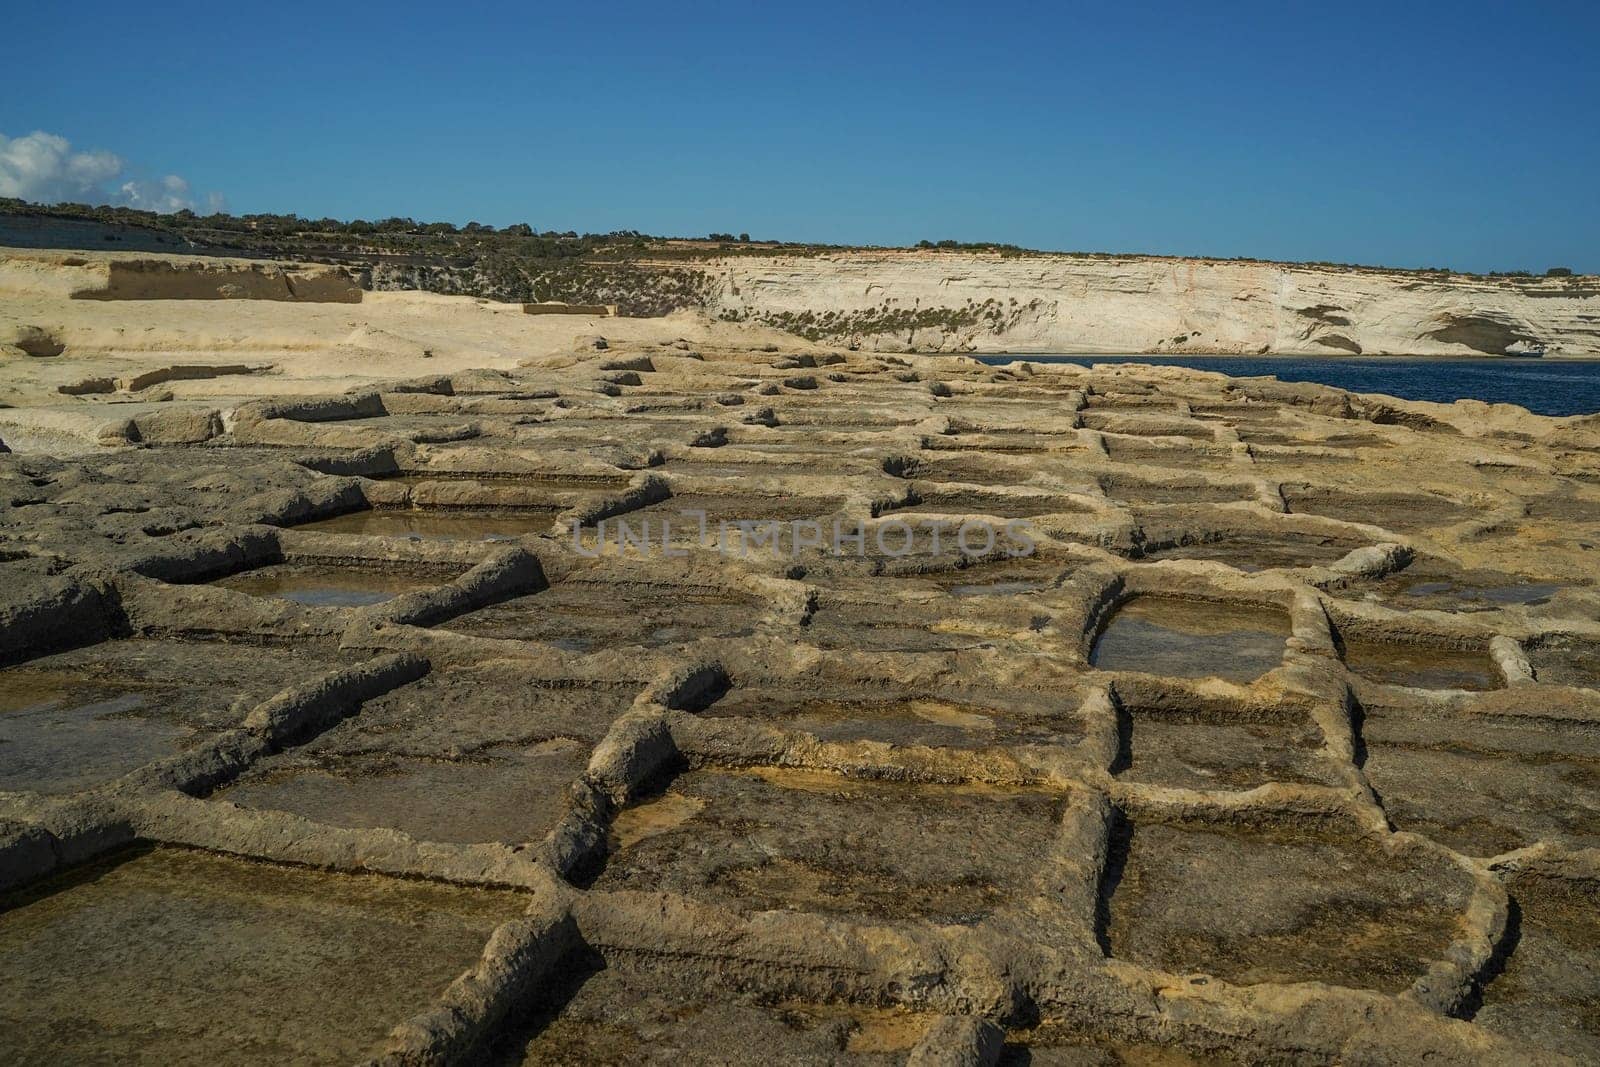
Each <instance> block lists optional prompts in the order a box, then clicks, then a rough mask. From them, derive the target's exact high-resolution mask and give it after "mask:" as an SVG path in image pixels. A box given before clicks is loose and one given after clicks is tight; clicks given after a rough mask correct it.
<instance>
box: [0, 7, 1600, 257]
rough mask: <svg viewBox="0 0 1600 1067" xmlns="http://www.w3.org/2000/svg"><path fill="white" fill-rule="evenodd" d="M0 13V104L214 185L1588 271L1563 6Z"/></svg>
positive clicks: (1576, 88)
mask: <svg viewBox="0 0 1600 1067" xmlns="http://www.w3.org/2000/svg"><path fill="white" fill-rule="evenodd" d="M4 24H5V35H6V37H7V38H8V39H9V40H8V47H7V49H6V52H7V53H8V54H10V55H12V56H13V57H16V56H17V55H18V54H22V55H25V56H26V57H27V58H26V61H25V62H22V63H21V64H16V63H13V68H14V69H13V71H12V73H13V75H20V76H13V77H9V78H7V79H6V80H5V83H4V86H3V87H0V135H5V136H7V137H9V138H13V139H15V138H21V137H23V136H24V135H27V134H29V133H31V132H33V131H36V130H37V131H45V132H47V133H49V134H52V135H56V136H58V137H60V138H65V139H67V140H69V141H70V142H71V151H72V152H74V153H78V152H90V151H94V150H103V151H106V152H110V153H115V155H116V156H117V157H119V159H118V163H119V164H121V169H120V170H119V171H118V172H117V174H116V175H115V176H113V177H111V178H109V179H108V180H107V184H106V187H107V188H110V189H112V190H114V191H115V190H120V189H121V187H122V185H123V184H124V183H125V180H133V181H134V182H136V183H142V184H138V185H136V188H138V189H145V188H147V187H148V183H149V182H151V181H153V180H155V179H159V178H161V177H163V176H165V175H168V174H175V175H179V176H181V177H182V178H183V179H185V180H186V181H187V183H188V188H189V189H190V190H192V194H193V199H194V200H195V202H196V203H197V204H200V205H202V206H203V203H204V196H205V194H206V193H210V192H216V193H220V194H221V196H222V197H224V198H225V202H226V206H227V207H228V209H229V210H232V211H235V212H241V213H242V212H250V211H280V212H289V211H293V212H298V213H300V214H302V215H310V216H321V215H332V216H336V217H340V218H350V217H366V218H377V217H383V216H389V215H409V216H412V217H414V218H417V219H430V220H431V219H447V220H451V221H455V222H458V223H459V222H466V221H468V220H469V219H477V220H479V221H482V222H489V223H494V224H498V225H503V224H506V223H511V222H519V221H526V222H529V223H532V224H533V225H534V226H536V227H538V228H540V229H563V230H564V229H577V230H595V231H604V230H611V229H638V230H643V231H646V232H650V233H664V234H704V233H706V232H708V231H712V230H718V231H722V230H726V231H733V232H739V231H748V232H749V233H751V234H752V235H754V236H756V237H770V238H780V239H786V240H814V241H827V242H839V243H881V244H905V243H912V242H915V241H917V240H918V239H921V238H925V237H926V238H933V239H938V238H945V237H950V238H956V239H959V240H996V241H1007V242H1013V243H1017V244H1021V245H1026V246H1029V247H1033V248H1047V249H1070V250H1087V251H1131V252H1153V253H1170V254H1180V255H1192V254H1209V255H1221V256H1233V255H1244V256H1256V257H1262V258H1282V259H1327V260H1335V261H1347V262H1362V263H1381V264H1391V265H1396V266H1430V265H1447V266H1452V267H1455V268H1458V269H1473V270H1487V269H1530V270H1537V271H1542V270H1543V269H1544V268H1546V267H1548V266H1551V265H1556V264H1560V265H1568V266H1572V267H1574V268H1577V269H1580V270H1589V271H1600V192H1597V190H1600V114H1597V105H1600V5H1595V4H1593V3H1568V4H1558V3H1548V4H1539V3H1532V4H1513V3H1479V2H1474V0H1460V2H1456V3H1402V4H1396V3H1383V4H1366V3H1342V4H1338V5H1328V4H1323V5H1312V4H1297V3H1293V2H1288V0H1280V2H1276V3H1259V4H1258V3H1243V2H1241V3H1231V4H1198V3H1193V2H1192V0H1191V2H1189V3H1148V4H1141V3H1133V2H1128V3H1122V4H1112V5H1108V4H1071V3H1054V4H1049V3H1043V4H1031V3H1029V4H996V3H991V4H983V5H979V4H951V3H940V2H936V0H935V2H924V3H919V4H899V3H887V2H884V3H866V4H862V3H853V4H831V3H807V4H787V5H776V4H761V3H749V2H746V3H738V4H693V3H682V4H668V3H649V4H638V3H629V2H622V3H613V4H606V5H581V4H570V3H569V4H562V5H552V6H545V5H541V4H529V3H524V4H517V5H509V4H508V5H489V4H472V3H464V2H462V3H452V4H440V3H437V2H434V3H427V4H420V3H418V4H413V3H409V2H403V0H401V2H392V3H387V4H382V5H377V4H374V5H355V4H326V3H323V4H315V5H312V4H299V3H292V2H276V3H272V4H266V5H257V4H252V5H233V4H216V3H207V4H184V3H172V4H163V5H130V4H126V3H121V4H100V3H83V2H80V3H74V4H11V5H9V10H8V11H7V14H6V16H5V19H4ZM35 147H37V145H35ZM12 148H13V149H18V148H19V146H17V145H15V144H14V145H13V146H12ZM3 152H4V144H3V143H0V153H3ZM97 180H98V178H97ZM35 187H36V188H42V186H35ZM118 195H121V196H122V197H123V198H124V199H127V198H128V197H130V196H134V195H137V194H136V193H133V192H130V193H128V194H120V193H119V194H118ZM143 202H152V201H149V200H145V201H143Z"/></svg>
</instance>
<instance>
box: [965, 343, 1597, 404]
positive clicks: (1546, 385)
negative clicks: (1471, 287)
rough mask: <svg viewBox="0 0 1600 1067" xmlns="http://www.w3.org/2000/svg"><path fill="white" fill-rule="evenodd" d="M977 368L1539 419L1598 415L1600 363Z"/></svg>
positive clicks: (1278, 361)
mask: <svg viewBox="0 0 1600 1067" xmlns="http://www.w3.org/2000/svg"><path fill="white" fill-rule="evenodd" d="M978 358H979V359H981V360H982V361H983V362H985V363H989V364H1000V363H1010V362H1011V361H1012V360H1019V359H1023V360H1028V361H1030V362H1033V363H1080V364H1083V365H1084V366H1088V365H1089V364H1091V363H1151V364H1155V365H1158V366H1165V367H1192V368H1194V369H1195V370H1209V371H1220V372H1221V373H1223V374H1229V375H1232V376H1233V377H1235V378H1249V377H1255V376H1259V375H1272V376H1273V377H1276V378H1278V379H1279V380H1280V381H1285V382H1320V383H1321V384H1323V385H1332V386H1336V387H1338V388H1340V389H1347V390H1349V391H1350V392H1352V393H1386V394H1388V395H1389V396H1398V397H1404V398H1405V399H1407V400H1434V401H1439V402H1441V403H1449V402H1450V401H1453V400H1469V399H1470V400H1484V401H1488V402H1489V403H1491V404H1521V405H1522V406H1523V407H1525V408H1527V409H1528V410H1529V411H1533V412H1537V413H1538V414H1540V415H1592V414H1594V413H1596V412H1600V360H1569V359H1562V360H1555V359H1512V358H1503V359H1502V358H1495V359H1405V358H1400V357H1390V356H1347V357H1345V358H1342V359H1315V358H1307V357H1302V356H1094V355H1089V356H1035V355H1026V354H1018V355H1007V356H979V357H978Z"/></svg>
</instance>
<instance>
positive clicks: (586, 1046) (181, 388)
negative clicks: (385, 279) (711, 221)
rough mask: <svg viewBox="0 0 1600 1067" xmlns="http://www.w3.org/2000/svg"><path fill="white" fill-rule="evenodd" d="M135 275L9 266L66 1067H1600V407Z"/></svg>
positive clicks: (29, 742)
mask: <svg viewBox="0 0 1600 1067" xmlns="http://www.w3.org/2000/svg"><path fill="white" fill-rule="evenodd" d="M41 264H42V265H41ZM86 270H88V271H91V272H92V271H93V270H94V268H93V266H92V265H90V264H84V265H81V266H72V265H62V264H59V263H58V262H57V261H56V260H55V259H51V258H48V257H45V258H38V257H34V258H28V257H20V258H19V259H13V260H11V261H8V262H7V263H6V264H4V266H3V268H0V288H4V287H5V286H10V288H9V289H7V290H6V292H8V293H10V294H13V295H14V297H15V299H14V300H12V301H11V302H9V303H8V305H7V314H8V315H10V316H13V318H15V319H16V320H17V321H16V324H17V325H23V324H25V325H28V326H31V327H34V328H35V329H36V330H37V331H38V332H37V333H36V334H29V335H28V336H27V337H26V338H21V337H20V336H19V335H18V334H13V336H14V337H19V339H21V340H24V341H25V342H26V344H27V345H28V346H31V347H32V348H34V349H37V351H33V352H30V351H29V350H28V348H25V347H23V346H22V345H15V346H14V347H16V348H17V349H18V351H17V352H16V353H13V354H9V355H7V356H6V357H5V358H4V360H3V362H0V367H4V368H5V370H6V372H7V374H8V378H7V380H6V382H5V388H6V392H5V394H4V400H5V402H6V403H8V404H10V405H12V406H10V407H6V408H0V438H3V439H5V440H6V441H7V442H8V444H9V445H10V446H11V449H10V451H9V452H7V453H5V454H0V499H3V500H4V501H5V503H6V507H5V508H4V509H0V575H3V577H4V578H5V579H6V580H5V582H4V588H3V590H0V699H3V700H4V701H5V703H4V704H3V705H0V889H4V890H5V891H6V892H7V894H8V896H7V897H6V898H5V904H4V907H3V910H0V982H3V983H4V984H5V986H6V988H7V989H8V990H14V991H16V993H15V995H14V996H11V997H8V998H6V1003H5V1004H4V1005H0V1027H3V1028H4V1029H5V1031H6V1032H7V1034H8V1035H9V1039H10V1040H11V1041H13V1042H14V1046H13V1047H14V1049H16V1050H18V1052H19V1054H20V1055H23V1056H28V1055H44V1054H46V1051H47V1050H48V1051H50V1052H53V1053H54V1054H56V1055H62V1054H64V1053H65V1054H70V1055H75V1056H78V1057H79V1058H94V1057H109V1056H118V1055H126V1054H127V1052H128V1051H129V1049H130V1048H132V1047H133V1046H134V1044H135V1043H137V1045H138V1048H139V1051H141V1052H142V1053H144V1054H148V1055H152V1056H159V1055H180V1054H181V1055H183V1056H188V1057H194V1056H196V1055H200V1054H202V1053H204V1054H207V1055H210V1056H212V1057H214V1058H222V1059H226V1058H237V1057H241V1056H243V1057H251V1056H255V1057H258V1058H259V1057H260V1056H262V1055H271V1056H273V1057H276V1058H290V1059H341V1060H344V1061H347V1062H348V1061H351V1060H356V1061H361V1062H380V1063H392V1064H413V1063H454V1062H484V1061H485V1060H486V1059H488V1058H490V1057H492V1058H494V1060H495V1061H496V1062H507V1063H529V1064H532V1063H539V1062H552V1061H557V1062H560V1061H575V1060H601V1061H604V1060H607V1059H611V1060H616V1059H631V1060H634V1061H640V1062H666V1061H669V1060H673V1059H681V1058H683V1057H691V1058H693V1057H698V1058H706V1057H716V1056H722V1055H726V1056H729V1057H732V1056H734V1055H735V1054H737V1053H739V1052H740V1050H744V1051H745V1053H748V1050H749V1048H750V1043H751V1040H752V1035H759V1037H760V1044H761V1051H762V1053H763V1054H764V1055H766V1056H769V1057H777V1058H782V1059H784V1060H786V1061H795V1062H818V1063H822V1062H829V1063H837V1062H849V1063H863V1064H887V1063H911V1064H935V1063H958V1062H959V1063H994V1062H997V1061H999V1060H1001V1058H1002V1057H1010V1058H1012V1059H1013V1060H1015V1059H1020V1058H1024V1057H1031V1058H1032V1060H1033V1062H1051V1061H1052V1058H1055V1059H1071V1058H1073V1057H1078V1058H1083V1057H1088V1058H1090V1060H1091V1062H1117V1058H1119V1057H1120V1058H1122V1059H1127V1058H1135V1059H1137V1058H1140V1057H1146V1058H1148V1057H1160V1056H1167V1057H1171V1056H1187V1057H1220V1058H1227V1059H1236V1060H1245V1061H1252V1062H1280V1061H1286V1060H1305V1061H1312V1062H1361V1063H1401V1062H1416V1061H1418V1060H1428V1061H1429V1062H1438V1063H1482V1062H1501V1061H1507V1062H1509V1061H1512V1060H1516V1061H1519V1062H1552V1063H1554V1062H1564V1061H1566V1060H1580V1061H1581V1060H1585V1059H1592V1058H1594V1057H1596V1056H1597V1055H1600V1029H1597V1028H1596V1025H1595V1020H1594V1018H1593V1011H1592V1006H1593V1004H1594V1002H1595V998H1596V996H1597V995H1600V990H1597V989H1596V988H1595V985H1594V975H1595V973H1596V968H1597V967H1600V936H1597V935H1600V931H1597V929H1596V926H1595V920H1594V914H1593V908H1592V901H1593V899H1594V898H1595V894H1596V893H1597V892H1600V776H1597V773H1596V768H1597V767H1600V667H1597V664H1600V654H1597V652H1596V649H1597V648H1600V590H1597V589H1596V588H1595V586H1594V577H1593V576H1594V574H1595V557H1596V555H1597V553H1600V418H1596V417H1587V418H1584V417H1573V418H1546V417H1542V416H1537V415H1531V414H1529V413H1528V412H1526V411H1525V410H1522V409H1520V408H1516V407H1513V406H1510V405H1486V404H1479V403H1470V402H1460V403H1456V404H1424V403H1413V402H1407V401H1402V400H1395V399H1393V398H1386V397H1375V396H1359V395H1352V394H1348V393H1344V392H1341V391H1339V390H1336V389H1331V388H1327V387H1322V386H1314V385H1289V384H1282V383H1276V382H1267V381H1260V380H1251V381H1242V380H1237V379H1232V378H1229V377H1227V376H1224V375H1221V374H1209V373H1201V372H1194V371H1186V370H1182V369H1179V368H1156V367H1140V366H1113V365H1104V366H1097V367H1079V366H1072V365H1045V364H1034V363H1029V362H1027V361H1026V360H1019V361H1016V362H1013V363H1010V364H1007V365H1005V366H987V365H984V364H983V363H980V362H979V361H977V360H974V359H969V358H964V357H960V356H948V355H946V356H920V355H891V354H887V353H869V352H865V351H849V350H847V349H845V348H841V347H836V346H829V345H826V344H821V343H811V342H808V341H804V340H796V339H794V338H793V337H786V336H785V335H783V334H782V333H780V332H778V331H776V330H773V329H766V328H757V327H754V326H752V325H749V324H741V323H730V322H717V321H710V320H707V319H705V318H703V317H693V316H688V315H682V314H680V315H678V316H674V317H670V318H658V319H626V318H619V319H609V320H607V319H595V320H593V321H592V322H591V321H587V320H584V321H579V322H574V321H560V322H552V321H551V320H552V319H557V318H564V317H561V316H527V315H523V314H521V313H520V308H515V306H513V305H493V304H490V303H487V302H483V301H478V300H474V299H472V298H468V297H441V296H436V295H433V294H389V293H371V292H362V293H361V294H360V300H359V302H358V303H350V302H343V301H341V300H339V299H336V296H337V292H338V287H337V286H333V287H331V288H330V287H329V285H328V284H327V282H326V279H323V280H319V281H318V283H317V285H316V286H314V287H312V288H311V289H310V290H309V291H310V292H312V293H314V294H315V295H316V297H317V298H316V299H304V300H300V299H274V298H272V297H271V296H269V295H263V294H262V293H255V294H253V295H254V296H255V297H256V298H254V299H243V298H240V299H229V300H226V301H218V300H208V299H194V298H189V299H150V298H148V296H149V294H148V293H145V294H144V295H143V297H141V298H134V299H120V300H81V299H77V300H75V299H72V298H71V296H70V295H69V294H70V292H71V291H72V289H73V287H74V286H79V284H80V283H81V282H82V278H81V277H78V276H77V275H70V274H69V275H68V276H67V277H65V279H63V276H62V275H61V273H60V272H62V271H66V272H74V271H79V272H81V271H86ZM298 285H299V281H298V280H297V279H293V278H286V279H284V280H283V288H282V289H281V290H279V289H278V288H276V286H274V288H273V289H272V290H271V292H273V293H280V294H281V293H288V294H289V296H290V297H293V296H294V295H295V293H296V292H297V291H298V292H300V293H301V294H302V295H303V294H304V293H306V292H307V290H305V289H303V288H301V289H298V290H297V286H298ZM263 292H265V291H263ZM330 293H332V294H334V295H333V296H329V294H330ZM22 315H26V316H27V318H26V319H25V320H24V319H22V318H21V317H20V316H22ZM57 346H59V348H57ZM51 349H55V351H54V352H50V351H49V350H51ZM85 383H91V384H90V385H86V384H85ZM101 383H104V384H103V385H102V384H101ZM63 387H67V388H65V389H64V388H63ZM684 511H690V512H694V513H697V514H700V515H703V516H705V517H706V518H707V519H709V520H711V521H713V522H717V523H724V524H732V526H733V527H734V528H735V529H737V530H738V531H740V535H741V536H743V537H746V538H748V539H749V540H751V541H754V542H755V550H754V551H745V552H737V553H736V552H730V551H729V550H728V546H727V544H726V543H721V544H712V543H707V542H705V541H703V540H702V539H700V538H698V537H696V536H694V534H693V528H692V527H691V528H686V530H685V532H682V533H680V535H679V536H678V537H676V538H673V537H672V536H671V535H668V536H667V537H666V538H665V540H664V541H661V542H655V543H652V544H650V545H649V546H648V548H646V547H644V546H641V545H637V544H630V543H629V542H628V541H627V540H626V539H624V538H620V537H619V538H617V539H616V540H615V541H612V542H610V543H609V545H608V546H607V547H606V548H605V550H604V551H602V550H601V546H602V545H607V542H606V540H605V537H604V534H603V533H602V527H601V524H602V523H605V522H612V523H615V522H621V521H625V520H633V521H642V520H645V519H648V518H652V517H653V518H655V519H657V520H660V519H662V518H665V517H675V516H677V515H679V514H680V513H682V512H684ZM841 522H842V523H847V524H849V526H850V529H851V530H860V531H861V545H862V546H864V547H863V549H862V550H861V551H854V552H848V553H846V552H839V551H834V550H833V549H832V546H829V545H827V544H826V543H818V544H802V543H800V540H799V539H798V538H794V537H791V538H790V539H789V540H788V541H787V542H785V541H784V540H783V539H781V538H777V539H766V538H764V537H763V538H757V535H758V534H762V533H763V531H762V530H761V529H759V527H760V524H763V523H782V524H788V525H789V528H790V529H795V528H796V527H795V526H794V524H799V523H815V524H817V525H818V526H819V527H820V526H822V525H823V524H835V523H841ZM1012 523H1020V524H1024V525H1025V528H1026V530H1027V531H1028V541H1029V542H1030V544H1031V546H1032V550H1031V551H1029V552H1027V553H1025V554H1024V553H1018V552H1015V551H1012V550H1011V548H1012V547H1014V546H1012V545H1009V544H1003V543H996V544H994V545H990V546H986V547H985V548H983V549H982V550H972V549H971V548H970V543H969V542H966V541H956V542H954V543H955V545H956V546H957V547H954V548H952V547H951V545H952V541H951V540H949V539H947V540H946V541H945V542H944V545H945V547H944V548H943V549H941V548H938V547H936V543H935V542H934V541H933V540H931V539H930V538H928V537H926V536H925V534H926V532H927V531H930V530H934V529H941V528H942V529H945V530H955V531H958V532H959V531H961V530H965V529H976V530H980V531H981V530H982V529H983V528H984V527H985V526H986V525H989V526H993V525H1000V526H1004V525H1006V524H1012ZM747 547H748V546H747ZM902 549H903V550H902ZM163 917H165V918H163ZM151 975H160V976H161V979H160V981H155V982H153V981H151V980H150V976H151ZM89 992H92V993H93V994H94V995H87V994H88V993H89ZM63 1042H70V1043H73V1045H72V1047H71V1048H69V1049H64V1048H63V1045H62V1043H63Z"/></svg>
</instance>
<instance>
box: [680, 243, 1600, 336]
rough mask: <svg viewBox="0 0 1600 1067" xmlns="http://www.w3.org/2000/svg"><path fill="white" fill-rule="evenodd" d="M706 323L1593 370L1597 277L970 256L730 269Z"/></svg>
mask: <svg viewBox="0 0 1600 1067" xmlns="http://www.w3.org/2000/svg"><path fill="white" fill-rule="evenodd" d="M708 271H709V272H710V273H711V274H712V275H713V278H714V284H713V286H712V288H711V292H710V293H709V294H708V297H707V302H708V310H709V311H710V312H711V314H712V315H714V316H718V317H722V318H726V319H735V320H742V321H753V322H760V323H765V324H768V325H774V326H779V327H782V328H786V329H792V330H796V331H798V332H803V333H805V334H806V335H807V336H811V337H814V338H817V339H827V340H834V341H837V342H841V343H848V344H853V345H857V346H860V347H863V348H875V349H889V350H903V349H915V350H921V351H978V352H983V351H1007V352H1030V351H1031V352H1107V353H1110V352H1181V353H1218V354H1234V355H1257V354H1262V355H1264V354H1303V355H1321V356H1337V355H1347V354H1348V355H1356V354H1362V355H1440V356H1447V355H1451V356H1469V355H1516V354H1521V353H1526V352H1529V351H1535V352H1536V351H1538V350H1541V349H1542V350H1543V351H1544V352H1545V354H1547V355H1550V356H1569V357H1581V356H1600V279H1596V278H1594V277H1588V276H1577V277H1566V278H1529V277H1479V276H1472V275H1456V274H1445V273H1442V272H1411V271H1388V270H1380V269H1366V268H1351V267H1336V266H1329V267H1322V266H1312V265H1296V264H1281V263H1261V262H1245V261H1228V260H1204V259H1164V258H1153V257H1114V256H1087V255H1044V254H1023V255H1006V254H1001V253H968V252H920V251H919V252H908V251H901V252H897V251H883V252H840V253H833V254H825V255H812V256H736V257H727V258H724V259H721V260H717V261H715V262H714V263H713V264H711V265H710V267H709V268H708Z"/></svg>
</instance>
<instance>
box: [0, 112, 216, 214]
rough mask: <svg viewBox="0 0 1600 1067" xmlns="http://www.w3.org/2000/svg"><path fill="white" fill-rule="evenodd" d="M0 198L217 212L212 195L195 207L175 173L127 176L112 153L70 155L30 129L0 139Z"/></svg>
mask: <svg viewBox="0 0 1600 1067" xmlns="http://www.w3.org/2000/svg"><path fill="white" fill-rule="evenodd" d="M0 197H16V198H18V199H21V200H29V201H32V202H34V203H37V204H57V203H60V202H62V201H72V202H74V203H88V204H121V205H124V206H126V207H135V208H140V209H143V210H145V211H160V212H173V211H181V210H183V209H185V208H188V209H189V210H191V211H194V210H203V211H220V210H221V209H222V197H221V196H220V195H219V194H217V193H211V194H209V195H207V196H206V198H205V201H204V204H203V205H202V204H200V203H197V202H196V200H195V198H194V196H193V195H192V194H191V192H190V189H189V183H188V182H187V181H185V180H184V179H183V178H181V177H179V176H178V175H176V174H168V175H167V176H166V177H164V178H157V179H153V180H149V179H143V178H137V177H133V176H131V175H130V174H129V173H128V165H127V163H126V162H124V161H123V159H122V157H121V156H119V155H117V154H116V153H114V152H106V151H103V150H102V151H92V152H74V151H73V150H72V143H71V142H70V141H68V140H67V139H66V138H65V137H62V136H60V135H58V134H53V133H45V132H44V131H43V130H35V131H34V132H33V133H30V134H28V135H26V136H24V137H6V136H5V135H4V134H0Z"/></svg>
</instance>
